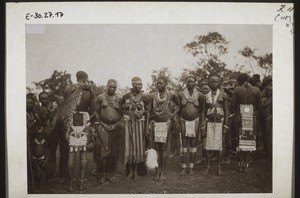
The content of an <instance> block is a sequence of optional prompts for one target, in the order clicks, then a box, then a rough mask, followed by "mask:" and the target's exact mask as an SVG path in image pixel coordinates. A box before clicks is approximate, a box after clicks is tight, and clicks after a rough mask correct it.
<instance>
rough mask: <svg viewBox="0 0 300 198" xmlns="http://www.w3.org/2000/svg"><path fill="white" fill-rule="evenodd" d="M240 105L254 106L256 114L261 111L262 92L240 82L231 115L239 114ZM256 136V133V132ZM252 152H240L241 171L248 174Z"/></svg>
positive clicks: (246, 83)
mask: <svg viewBox="0 0 300 198" xmlns="http://www.w3.org/2000/svg"><path fill="white" fill-rule="evenodd" d="M239 104H252V105H253V108H254V113H257V112H259V111H260V110H261V92H260V90H259V89H258V88H257V87H253V86H251V85H249V83H248V80H247V81H244V82H243V81H240V82H239V86H237V87H235V89H234V91H233V95H232V100H231V103H230V106H231V113H235V114H239V111H240V110H239ZM253 132H254V135H255V133H256V131H255V130H254V131H253ZM250 154H251V153H250V151H240V152H239V162H240V163H242V164H243V166H240V168H239V171H241V172H247V165H249V161H250V157H251V155H250Z"/></svg>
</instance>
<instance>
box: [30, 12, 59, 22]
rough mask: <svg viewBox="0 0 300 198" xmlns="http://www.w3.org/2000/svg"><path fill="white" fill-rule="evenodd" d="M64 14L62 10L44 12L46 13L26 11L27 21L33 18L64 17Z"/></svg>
mask: <svg viewBox="0 0 300 198" xmlns="http://www.w3.org/2000/svg"><path fill="white" fill-rule="evenodd" d="M63 16H64V13H62V12H54V13H53V12H44V13H38V12H33V13H26V15H25V19H26V20H27V21H29V20H32V19H51V18H52V19H54V18H62V17H63Z"/></svg>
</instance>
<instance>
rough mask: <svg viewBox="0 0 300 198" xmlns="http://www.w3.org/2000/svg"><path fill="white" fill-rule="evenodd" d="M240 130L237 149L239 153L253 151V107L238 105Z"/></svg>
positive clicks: (254, 143)
mask: <svg viewBox="0 0 300 198" xmlns="http://www.w3.org/2000/svg"><path fill="white" fill-rule="evenodd" d="M240 112H241V129H240V133H239V147H238V149H239V150H241V151H255V150H256V141H255V135H254V111H253V105H240Z"/></svg>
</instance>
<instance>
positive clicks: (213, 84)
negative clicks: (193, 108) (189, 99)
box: [203, 76, 229, 175]
mask: <svg viewBox="0 0 300 198" xmlns="http://www.w3.org/2000/svg"><path fill="white" fill-rule="evenodd" d="M220 83H221V82H220V79H219V78H218V77H217V76H212V77H211V78H210V89H211V92H212V98H213V97H215V95H216V93H217V90H218V89H219V87H220ZM218 100H221V101H224V102H223V105H222V108H223V111H224V118H223V119H224V120H223V134H225V133H227V129H228V127H227V121H228V115H229V111H228V109H229V108H228V105H229V103H228V97H227V95H226V94H225V93H224V92H221V91H220V94H219V96H218ZM206 106H207V107H208V108H209V105H206ZM204 133H205V135H206V132H205V131H204ZM216 152H217V153H218V173H217V174H218V175H221V174H222V171H221V156H222V151H216ZM206 154H207V168H206V169H205V170H204V172H203V174H204V175H207V174H208V172H209V170H210V160H211V156H212V154H213V151H206Z"/></svg>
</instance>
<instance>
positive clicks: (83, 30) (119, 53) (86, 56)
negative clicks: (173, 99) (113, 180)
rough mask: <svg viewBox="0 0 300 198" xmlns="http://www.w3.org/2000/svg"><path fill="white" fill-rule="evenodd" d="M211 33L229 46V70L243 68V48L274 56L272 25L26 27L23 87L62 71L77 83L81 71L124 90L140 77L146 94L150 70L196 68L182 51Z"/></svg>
mask: <svg viewBox="0 0 300 198" xmlns="http://www.w3.org/2000/svg"><path fill="white" fill-rule="evenodd" d="M209 31H217V32H219V33H220V34H222V35H223V36H224V37H225V38H226V40H227V41H229V42H230V43H229V45H228V54H227V55H226V56H224V57H223V61H224V62H225V63H226V64H227V66H228V68H231V69H233V68H234V66H235V65H236V64H246V63H245V61H246V60H245V59H244V58H243V57H242V56H241V55H239V53H238V52H239V50H241V49H242V48H243V47H244V46H249V47H251V48H257V49H258V50H257V51H256V54H257V55H263V54H265V53H272V26H271V25H194V24H191V25H146V24H145V25H125V24H123V25H102V24H101V25H94V24H91V25H26V71H27V74H26V77H27V79H26V86H28V87H34V85H33V84H32V82H33V81H35V82H38V81H40V80H43V79H46V78H49V77H50V76H51V74H52V73H53V71H54V70H58V71H64V70H66V71H67V72H68V73H70V74H71V75H72V80H73V82H75V81H76V79H75V74H76V72H77V71H78V70H84V71H86V72H87V73H88V75H89V78H90V80H93V81H94V82H95V83H96V84H98V85H102V84H106V82H107V80H108V79H110V78H114V79H116V80H117V81H118V84H119V86H120V87H122V88H124V87H126V86H130V84H131V83H130V79H131V78H132V77H133V76H140V77H141V78H142V79H143V81H144V88H146V86H147V84H148V83H151V76H150V75H151V73H152V70H153V69H159V68H161V67H169V69H170V71H171V72H172V74H173V76H175V77H177V76H179V75H180V73H181V72H182V70H183V69H184V68H194V67H195V66H196V65H197V62H196V59H195V58H194V57H193V56H192V55H191V54H190V53H188V52H186V51H185V50H184V49H183V46H184V45H185V44H186V43H188V42H191V41H192V40H193V38H194V37H195V36H197V35H204V34H207V33H208V32H209ZM254 69H256V68H254ZM257 72H259V71H258V70H257Z"/></svg>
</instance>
